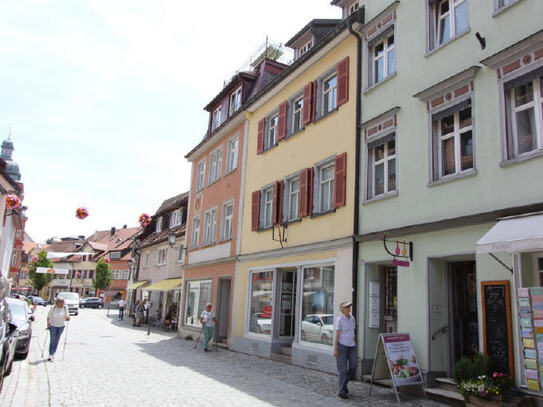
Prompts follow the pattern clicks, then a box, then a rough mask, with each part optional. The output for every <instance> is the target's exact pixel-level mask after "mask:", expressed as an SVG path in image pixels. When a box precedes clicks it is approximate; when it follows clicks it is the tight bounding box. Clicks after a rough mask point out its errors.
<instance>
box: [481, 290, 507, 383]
mask: <svg viewBox="0 0 543 407" xmlns="http://www.w3.org/2000/svg"><path fill="white" fill-rule="evenodd" d="M481 294H482V302H483V344H484V353H486V354H488V355H489V356H490V358H491V359H492V361H493V362H494V370H496V371H497V372H501V373H506V374H508V375H510V376H512V377H514V364H513V333H512V329H511V294H510V289H509V281H484V282H482V283H481Z"/></svg>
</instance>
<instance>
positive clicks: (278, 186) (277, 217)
mask: <svg viewBox="0 0 543 407" xmlns="http://www.w3.org/2000/svg"><path fill="white" fill-rule="evenodd" d="M272 218H273V219H272V221H273V224H274V225H276V224H278V223H281V222H283V182H282V181H275V183H274V184H273V216H272Z"/></svg>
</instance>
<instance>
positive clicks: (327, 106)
mask: <svg viewBox="0 0 543 407" xmlns="http://www.w3.org/2000/svg"><path fill="white" fill-rule="evenodd" d="M336 107H337V75H336V74H334V75H332V76H331V77H329V78H328V79H325V80H324V81H323V89H322V115H323V116H324V115H326V114H328V113H330V112H331V111H333V110H335V109H336Z"/></svg>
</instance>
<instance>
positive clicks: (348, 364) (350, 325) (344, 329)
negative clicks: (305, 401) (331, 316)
mask: <svg viewBox="0 0 543 407" xmlns="http://www.w3.org/2000/svg"><path fill="white" fill-rule="evenodd" d="M351 305H352V302H351V301H343V302H342V303H340V304H339V310H340V311H341V315H340V316H339V318H338V319H337V322H336V337H335V339H334V356H335V358H336V363H337V370H338V372H339V383H338V397H340V398H342V399H346V398H347V394H348V393H349V390H348V389H347V383H349V380H352V379H354V375H355V373H356V365H357V363H358V360H357V357H356V336H355V328H356V322H355V319H354V317H353V316H352V315H351Z"/></svg>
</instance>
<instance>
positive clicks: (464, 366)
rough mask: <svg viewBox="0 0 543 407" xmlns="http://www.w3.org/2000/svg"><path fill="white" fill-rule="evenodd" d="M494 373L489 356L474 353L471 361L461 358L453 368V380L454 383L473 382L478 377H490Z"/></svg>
mask: <svg viewBox="0 0 543 407" xmlns="http://www.w3.org/2000/svg"><path fill="white" fill-rule="evenodd" d="M493 373H494V366H493V363H492V359H490V356H488V355H484V354H482V353H476V354H475V355H474V356H473V359H468V358H467V357H462V358H461V359H460V360H459V361H458V362H456V364H455V365H454V368H453V378H454V380H456V383H461V382H463V381H466V380H470V379H471V380H474V379H477V378H478V377H480V376H490V375H492V374H493Z"/></svg>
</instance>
